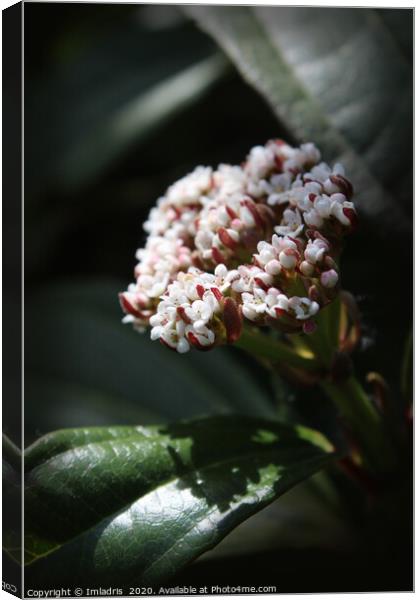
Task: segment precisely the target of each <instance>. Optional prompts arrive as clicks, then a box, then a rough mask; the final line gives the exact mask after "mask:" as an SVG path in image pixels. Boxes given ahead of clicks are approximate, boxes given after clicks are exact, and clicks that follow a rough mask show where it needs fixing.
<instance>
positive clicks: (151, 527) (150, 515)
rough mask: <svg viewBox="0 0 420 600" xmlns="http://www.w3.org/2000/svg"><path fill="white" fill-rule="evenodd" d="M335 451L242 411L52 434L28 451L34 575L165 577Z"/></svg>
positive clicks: (47, 578) (48, 578) (149, 580)
mask: <svg viewBox="0 0 420 600" xmlns="http://www.w3.org/2000/svg"><path fill="white" fill-rule="evenodd" d="M310 439H311V440H312V441H309V440H310ZM333 458H335V454H334V452H333V449H332V447H331V445H330V444H329V442H328V441H327V440H326V439H325V438H323V437H322V436H320V434H319V433H317V432H313V434H311V433H310V432H309V431H308V430H304V431H303V429H302V428H291V427H288V426H285V425H282V424H279V423H275V422H271V421H266V420H259V419H251V418H246V417H240V416H220V417H210V418H204V419H200V420H196V421H191V422H181V423H177V424H172V425H166V426H155V427H147V428H146V427H113V428H92V429H84V430H63V431H57V432H55V433H52V434H49V435H48V436H46V437H45V438H42V439H41V440H39V441H38V442H36V443H35V444H34V445H32V446H31V447H30V448H28V449H27V450H26V454H25V465H26V471H27V472H26V492H25V511H26V512H25V526H26V530H27V531H26V533H27V535H28V537H27V541H26V546H25V550H26V554H27V556H29V557H30V562H31V561H32V563H33V564H32V566H31V567H30V568H29V569H28V572H27V578H26V580H27V582H28V584H29V582H30V583H31V585H33V584H35V582H36V581H42V582H43V585H44V586H45V585H46V583H47V582H48V584H49V585H53V584H54V581H56V582H57V583H58V582H60V585H72V584H74V585H76V584H77V585H83V584H84V583H86V584H92V583H94V582H100V583H101V585H110V584H112V585H123V584H125V585H128V584H131V583H141V584H147V585H149V584H150V585H152V584H155V583H158V582H160V581H161V580H164V579H166V578H168V577H170V576H171V575H173V574H174V573H175V572H176V571H178V570H179V569H180V568H182V567H183V566H185V565H186V564H187V563H189V562H190V561H191V560H193V559H194V558H196V557H197V556H199V555H200V554H202V553H203V552H205V551H206V550H209V549H210V548H212V547H214V546H215V545H216V544H217V543H218V542H219V541H220V540H221V539H222V538H223V537H225V535H226V534H227V533H228V532H229V531H231V530H232V529H233V528H234V527H235V526H236V525H238V524H239V523H241V522H242V521H243V520H245V519H246V518H248V517H249V516H251V515H252V514H254V513H255V512H257V511H258V510H260V509H261V508H263V507H264V506H266V505H267V504H268V503H270V502H271V501H273V500H274V499H275V498H277V497H278V496H280V495H281V494H283V493H284V492H286V491H287V490H288V489H290V488H291V487H292V486H293V485H295V484H296V483H298V482H299V481H302V480H304V479H306V478H307V477H309V476H311V475H312V474H313V473H315V472H316V471H318V470H319V469H321V468H323V467H324V466H325V465H326V464H327V463H328V462H329V461H331V460H332V459H333Z"/></svg>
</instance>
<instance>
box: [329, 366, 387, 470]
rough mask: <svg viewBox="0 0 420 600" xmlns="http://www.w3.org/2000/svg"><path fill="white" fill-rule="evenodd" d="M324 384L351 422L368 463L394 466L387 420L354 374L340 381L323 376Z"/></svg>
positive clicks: (373, 466)
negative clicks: (385, 422) (384, 420)
mask: <svg viewBox="0 0 420 600" xmlns="http://www.w3.org/2000/svg"><path fill="white" fill-rule="evenodd" d="M321 386H322V388H323V389H324V391H325V392H326V394H327V395H328V396H329V397H330V398H331V400H332V401H333V402H334V404H335V405H336V406H337V408H338V409H339V411H340V413H341V414H342V416H343V417H344V418H345V419H346V421H347V422H348V423H349V424H350V425H351V427H352V430H353V433H354V435H355V437H356V438H357V441H358V443H359V444H360V448H361V450H362V456H363V458H364V459H365V461H366V465H367V466H368V467H369V468H370V469H371V470H372V471H373V472H380V473H383V472H387V471H389V470H391V469H392V468H393V467H394V466H395V456H394V452H393V449H392V447H391V444H390V440H389V439H388V436H387V433H386V430H385V427H384V422H383V420H382V418H381V415H380V414H379V413H378V411H377V410H376V408H375V406H374V405H373V403H372V401H371V400H370V398H369V396H368V395H367V394H366V392H365V391H364V389H363V388H362V386H361V385H360V383H359V382H358V381H357V379H356V378H355V377H354V376H352V377H349V378H348V379H346V380H345V381H343V382H339V383H335V382H331V381H327V380H324V381H322V382H321Z"/></svg>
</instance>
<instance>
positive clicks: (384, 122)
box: [185, 6, 412, 230]
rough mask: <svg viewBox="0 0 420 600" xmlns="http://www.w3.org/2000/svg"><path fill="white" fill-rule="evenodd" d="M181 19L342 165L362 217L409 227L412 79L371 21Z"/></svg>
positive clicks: (244, 14) (340, 17)
mask: <svg viewBox="0 0 420 600" xmlns="http://www.w3.org/2000/svg"><path fill="white" fill-rule="evenodd" d="M185 10H187V12H188V13H190V14H192V15H193V16H194V17H195V18H196V19H197V21H198V22H199V24H200V26H201V27H202V28H203V29H204V30H205V31H207V32H209V33H210V34H211V35H212V36H213V37H214V38H215V39H216V40H217V41H218V42H219V44H220V45H221V46H222V48H223V49H224V50H225V51H226V53H227V54H228V55H229V57H230V58H231V59H232V61H233V62H234V63H235V65H236V66H237V67H238V69H239V70H240V71H241V73H242V75H243V76H244V78H245V79H246V80H247V81H248V82H249V83H251V84H252V85H253V86H254V87H256V89H257V90H258V91H260V93H261V94H262V95H263V96H265V98H266V99H267V100H268V102H269V103H270V104H271V106H272V108H273V109H274V111H275V113H276V114H277V116H278V117H279V118H280V119H281V120H282V121H283V122H284V124H285V125H286V126H287V127H288V128H289V129H290V131H291V132H292V133H293V134H295V136H296V137H297V138H298V139H299V140H303V141H314V142H315V143H317V144H318V146H319V147H320V149H321V151H322V152H323V155H324V157H325V158H326V159H327V160H338V161H340V162H342V163H343V164H344V165H345V167H346V170H347V171H348V173H349V177H350V179H351V180H352V181H353V183H354V186H355V189H356V193H357V194H356V203H357V204H358V206H359V209H360V210H361V211H363V212H364V213H366V215H368V216H371V217H375V218H376V217H378V216H381V218H382V221H383V222H384V223H386V224H387V225H388V226H392V227H393V229H395V226H396V225H398V227H400V228H401V229H402V230H403V229H404V228H407V227H408V225H409V222H408V219H407V217H406V216H405V214H404V211H403V210H402V207H401V202H403V201H404V202H406V203H407V210H408V211H409V209H410V205H411V200H412V196H411V181H412V174H411V156H412V144H411V142H410V140H411V135H412V83H411V81H412V71H411V66H410V64H409V62H408V61H407V59H406V56H405V54H404V53H403V52H402V51H401V49H400V47H399V45H398V42H397V41H396V40H395V39H394V37H393V32H392V31H391V30H389V29H388V28H387V27H385V25H384V22H383V20H382V19H381V18H380V17H379V16H378V14H377V13H375V12H374V11H370V10H360V9H325V8H322V9H313V8H303V7H299V8H283V7H275V8H268V7H267V8H263V7H255V8H252V7H236V6H235V7H219V6H218V7H212V6H188V7H186V8H185ZM390 192H391V193H390ZM393 195H394V197H393ZM395 199H396V200H397V201H395Z"/></svg>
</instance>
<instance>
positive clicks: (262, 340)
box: [235, 326, 319, 373]
mask: <svg viewBox="0 0 420 600" xmlns="http://www.w3.org/2000/svg"><path fill="white" fill-rule="evenodd" d="M235 346H237V347H238V348H242V349H243V350H246V351H247V352H249V353H250V354H252V355H254V356H258V357H260V358H266V359H268V360H270V361H271V362H276V363H278V362H285V363H286V364H287V365H289V366H291V367H296V368H298V369H303V370H304V371H307V372H310V373H313V372H315V371H317V370H318V369H319V364H318V363H317V361H316V360H314V359H312V358H305V357H303V356H300V355H299V354H297V353H296V352H295V351H294V349H293V348H291V347H289V346H288V345H286V344H284V343H283V342H281V341H278V340H274V339H273V338H271V337H270V336H268V335H266V334H264V333H262V332H261V331H260V330H259V329H257V328H254V327H248V326H245V327H244V329H243V331H242V334H241V337H240V338H239V340H238V341H237V342H236V343H235Z"/></svg>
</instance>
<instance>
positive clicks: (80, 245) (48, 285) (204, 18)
mask: <svg viewBox="0 0 420 600" xmlns="http://www.w3.org/2000/svg"><path fill="white" fill-rule="evenodd" d="M196 20H197V21H198V22H199V23H201V25H202V26H203V28H204V29H205V30H206V31H207V32H209V33H210V34H212V35H214V36H215V38H216V39H217V42H218V44H216V42H215V41H213V39H212V37H211V36H209V35H207V33H205V32H204V31H202V30H201V29H200V28H199V26H197V23H196ZM412 26H413V24H412V11H410V10H365V9H352V10H346V11H344V10H343V9H304V8H296V9H287V8H270V9H257V8H254V9H253V8H241V7H233V8H232V7H230V8H224V7H218V8H214V7H204V6H202V7H201V6H196V7H191V8H190V9H188V12H183V11H182V10H181V9H180V8H178V7H176V6H173V5H171V6H165V5H160V6H153V5H142V6H140V5H132V4H131V5H112V4H109V5H98V4H84V3H81V4H71V3H65V4H50V3H33V4H31V3H27V4H25V128H26V134H25V437H26V440H27V443H30V442H31V441H33V440H34V439H36V438H37V437H39V436H40V435H42V434H44V433H46V432H47V431H51V430H54V429H57V428H61V427H73V426H83V425H102V424H120V423H121V424H122V423H125V424H137V423H153V422H167V421H172V420H176V419H181V418H188V417H192V416H194V415H202V414H209V413H214V412H232V411H234V412H241V413H246V414H254V415H260V416H265V417H271V418H276V417H278V416H279V415H281V416H282V417H283V418H291V417H293V418H296V416H297V417H298V418H299V420H300V421H301V422H305V423H308V424H311V425H312V426H314V427H318V428H319V429H321V430H323V431H324V432H325V433H327V434H329V435H332V436H333V437H334V435H335V434H334V431H333V429H332V424H333V422H334V411H333V410H332V408H331V407H330V405H329V403H328V402H327V401H326V400H325V399H324V398H323V397H322V395H321V394H320V393H319V392H317V391H316V390H307V389H302V390H296V389H295V388H292V387H290V386H289V385H288V384H287V382H284V381H280V380H279V379H278V378H272V377H271V376H269V375H268V374H267V373H266V372H265V371H264V370H263V369H262V367H260V366H259V365H258V364H256V363H254V362H253V361H251V360H250V359H249V358H248V357H246V356H245V355H244V354H242V353H241V352H240V351H238V350H236V349H231V348H230V349H218V350H216V351H214V352H211V353H206V354H200V353H198V352H191V353H189V354H188V355H187V356H182V357H180V356H177V355H175V354H174V353H171V352H168V351H167V350H166V349H165V348H163V347H161V346H160V345H159V344H156V343H151V342H150V341H149V339H148V336H147V335H146V336H139V335H138V334H136V333H135V332H133V331H132V330H131V328H130V327H127V326H125V327H124V326H123V325H122V324H121V310H120V308H119V304H118V300H117V293H118V291H121V290H123V289H125V288H126V286H127V284H128V283H129V282H131V281H132V278H133V268H134V265H135V258H134V253H135V250H136V248H137V247H139V246H141V245H142V243H143V241H144V234H143V232H142V222H143V221H144V219H145V217H146V215H147V213H148V211H149V210H150V208H151V206H152V205H153V204H154V202H155V201H156V199H157V198H158V197H159V196H160V195H162V193H164V191H165V189H166V188H167V186H168V185H169V184H170V183H172V182H173V181H175V180H176V179H177V178H179V177H180V176H183V175H184V174H186V173H187V172H189V171H190V170H192V169H193V168H194V167H195V166H196V165H197V164H209V165H212V166H217V165H218V164H219V162H228V163H233V164H237V163H240V162H241V161H242V160H243V159H244V157H245V156H246V154H247V152H248V150H249V149H250V148H251V147H252V146H253V145H256V144H261V143H264V142H265V141H266V140H267V139H269V138H273V137H284V138H285V139H286V140H288V141H290V142H293V143H295V142H299V141H308V140H313V141H315V142H316V143H319V144H320V146H321V148H322V150H323V151H324V154H325V156H326V157H327V158H328V159H329V160H334V159H336V158H340V159H342V161H343V162H344V164H345V166H346V167H348V168H349V171H350V177H353V178H354V179H355V181H356V202H357V203H358V206H359V209H360V212H361V216H362V218H361V226H360V228H359V230H358V232H357V233H356V235H354V237H353V238H352V239H351V240H350V241H349V244H348V246H347V248H346V250H345V253H344V256H343V267H342V273H343V285H344V287H345V288H346V289H349V290H351V291H352V292H353V293H354V294H355V295H356V297H357V298H358V300H359V302H360V308H361V311H362V315H363V334H364V335H363V341H362V344H361V347H360V349H359V351H358V353H357V355H356V356H355V361H356V365H357V369H358V370H359V372H360V374H361V375H362V376H363V375H364V374H365V373H366V372H367V371H369V370H378V371H380V372H382V373H383V374H384V375H385V376H386V378H387V380H388V382H389V383H390V385H391V386H392V391H393V394H394V395H395V397H396V398H398V399H399V400H401V401H402V398H401V391H400V378H401V363H402V359H403V353H404V346H405V344H406V339H407V336H408V334H409V332H410V329H411V322H412V233H411V220H412V92H411V73H412ZM249 84H251V85H249ZM17 415H18V409H16V420H17ZM16 431H17V425H16V428H14V427H13V424H11V426H10V430H9V432H8V433H9V434H10V435H11V437H12V438H13V437H14V435H16ZM309 488H310V483H309V484H304V485H302V486H299V488H297V490H295V491H294V492H293V494H295V496H294V497H292V495H291V494H290V495H286V497H285V498H283V499H281V500H280V501H279V502H277V503H275V504H274V505H273V506H272V507H269V508H268V509H266V511H263V512H262V513H261V515H262V516H257V517H255V518H254V519H251V521H250V522H249V523H245V524H244V525H242V526H241V527H239V528H238V530H236V532H234V533H233V534H232V535H231V536H229V537H228V538H227V540H226V541H225V542H224V543H222V544H221V546H219V549H220V548H221V550H219V552H220V551H221V552H222V553H223V552H225V550H226V552H227V554H229V556H232V555H234V556H235V555H236V554H237V553H238V552H241V553H243V552H244V551H245V552H248V553H249V552H258V553H259V554H258V556H257V555H255V557H256V558H255V561H256V562H255V565H256V569H257V571H258V569H259V571H258V572H259V573H264V569H266V572H267V573H268V572H269V571H267V569H271V571H270V573H271V574H274V572H275V569H274V566H273V565H274V564H276V560H277V559H275V558H273V557H274V556H280V555H269V554H267V552H269V551H271V550H270V548H271V547H272V546H275V547H279V546H281V545H283V547H286V548H289V549H290V548H291V547H294V548H296V547H297V548H305V552H307V548H308V546H310V547H312V546H316V547H318V548H319V547H320V546H322V547H324V548H325V546H328V548H327V549H325V550H324V551H325V552H330V553H331V555H328V556H329V559H330V558H331V557H332V554H333V553H334V552H336V550H337V548H338V547H340V542H339V540H342V539H346V540H347V542H348V540H349V539H350V538H351V537H352V534H351V532H349V531H348V530H346V529H345V528H344V533H343V524H342V521H341V520H340V519H341V518H342V516H343V511H344V512H345V511H346V510H348V507H344V508H343V507H339V508H338V513H337V514H338V517H337V520H336V523H335V525H334V526H333V525H331V522H330V521H331V518H332V517H331V515H330V513H328V515H327V516H325V515H324V517H323V518H321V516H320V510H321V509H320V503H319V498H318V500H316V499H314V496H310V495H306V491H307V490H308V489H309ZM299 490H300V491H299ZM305 490H306V491H305ZM308 493H309V492H308ZM296 494H297V496H299V498H300V500H299V499H298V498H297V496H296ZM289 496H290V498H289ZM288 498H289V501H288V500H287V499H288ZM308 498H310V499H309V500H308ZM308 502H309V504H310V506H309V508H308ZM316 502H318V504H316ZM351 502H352V500H349V504H350V505H351ZM267 511H268V512H267ZM270 511H271V512H270ZM276 511H277V512H276ZM324 512H325V511H324ZM321 513H322V510H321ZM258 518H259V519H260V522H259V524H258V521H255V519H258ZM325 519H327V521H328V523H329V524H328V525H327V524H326V520H325ZM253 522H255V523H254V526H252V525H250V523H253ZM287 522H289V524H290V523H293V527H291V528H290V527H289V534H287V531H288V530H287V526H286V523H287ZM273 523H276V524H277V525H276V526H274V525H273ZM263 524H265V529H263V530H264V531H266V532H270V531H271V532H273V531H274V532H275V534H274V535H268V533H267V535H266V536H265V537H264V536H263V535H261V536H260V538H259V539H258V540H257V541H256V546H255V547H254V548H253V547H252V546H250V545H249V543H248V542H247V541H244V540H249V539H250V537H252V538H253V539H255V531H257V530H259V527H260V526H261V527H262V525H263ZM273 527H274V530H273ZM275 527H277V529H276V528H275ZM250 528H251V529H250ZM326 528H328V531H330V532H334V533H331V535H330V537H329V540H328V543H326V539H325V530H326ZM290 531H293V535H290ZM308 532H309V535H308ZM235 535H236V536H237V537H236V538H235V537H232V536H235ZM241 536H244V537H241ZM261 540H262V541H261ZM260 542H261V543H260ZM347 542H346V543H345V544H344V546H345V548H346V552H349V548H351V543H347ZM244 549H245V550H244ZM294 551H295V550H293V552H294ZM293 552H292V551H291V554H289V556H290V557H291V558H292V559H293V561H294V560H295V558H296V557H295V554H293ZM261 553H262V554H261ZM264 553H265V554H264ZM270 556H271V558H267V557H270ZM299 556H301V558H300V559H299V560H306V558H305V556H306V554H305V555H299ZM317 556H318V559H317V560H316V561H315V562H311V564H312V567H311V568H312V570H311V577H312V579H310V578H309V580H308V585H309V582H311V585H312V588H311V589H310V590H306V591H316V590H315V589H314V586H315V587H316V585H317V583H315V582H318V584H319V586H321V587H322V586H324V587H325V581H324V579H323V577H322V576H321V575H322V569H321V564H320V563H322V562H323V560H321V558H319V557H322V559H323V557H324V555H319V554H318V555H317ZM328 556H327V558H328ZM346 556H347V555H346ZM258 557H260V558H258ZM281 557H282V560H283V561H284V560H285V556H284V555H281ZM302 557H303V558H302ZM215 560H216V562H215V563H214V564H215V565H216V567H214V568H216V569H218V570H217V573H218V574H221V570H220V569H221V567H220V564H218V563H217V556H216V558H215ZM235 560H237V559H235V558H232V559H231V562H230V563H229V564H230V566H229V569H230V572H231V573H235V572H238V573H239V571H238V569H239V565H240V564H242V563H241V562H236V563H235ZM241 560H242V559H241ZM364 560H365V559H364V558H363V557H361V558H360V565H362V564H363V561H364ZM405 560H406V557H405V556H403V557H401V556H400V558H399V559H398V561H397V562H398V567H397V569H396V575H395V577H396V578H397V579H398V577H400V579H401V577H403V578H404V577H405V578H406V575H407V573H406V571H404V568H403V567H401V565H402V564H404V565H405V563H404V561H405ZM273 561H274V562H273ZM207 562H211V561H207ZM197 564H198V565H200V563H197ZM201 564H204V563H201ZM291 564H292V562H290V561H289V562H287V561H286V562H285V566H284V574H285V580H284V581H285V584H284V591H305V590H304V589H302V590H296V589H294V590H293V589H292V590H290V589H289V590H288V583H287V581H288V580H287V573H289V571H290V570H292V571H293V568H292V566H291ZM217 565H218V566H217ZM235 565H236V566H235ZM340 565H341V566H340ZM405 566H406V565H405ZM400 567H401V568H400ZM192 568H193V567H192ZM235 568H236V569H237V571H235ZM407 568H408V567H407ZM195 569H196V571H193V572H191V573H192V574H191V573H190V574H189V575H188V577H190V578H191V577H198V578H200V577H207V576H208V575H209V573H211V571H208V568H207V567H206V568H204V567H200V566H198V567H197V566H196V567H195ZM200 569H204V571H203V572H201V571H200ZM206 569H207V570H206ZM336 569H338V570H337V573H338V575H337V581H340V579H339V576H341V575H340V574H342V572H344V571H343V569H345V560H343V561H341V563H340V564H338V563H337V565H336ZM340 569H341V571H340ZM398 569H400V570H398ZM257 571H255V572H257ZM290 572H291V571H290ZM360 572H361V571H360ZM223 573H224V574H225V575H223V577H225V579H226V577H227V573H228V569H227V567H225V568H224V571H223ZM241 574H242V573H241ZM223 577H222V579H223ZM389 578H391V579H392V576H391V575H390V576H389V577H388V579H389ZM181 579H182V581H184V582H185V581H186V577H183V578H182V577H181ZM383 581H384V584H383V585H384V586H385V587H384V589H386V587H387V585H386V581H387V579H386V577H384V578H383ZM404 581H405V579H404ZM227 582H228V583H229V582H230V583H232V579H230V580H229V581H227ZM241 583H242V584H245V582H242V581H241ZM302 585H304V584H303V583H302ZM331 585H332V584H331ZM352 585H354V586H355V588H357V587H358V586H359V587H360V586H362V588H366V586H367V587H369V585H374V584H373V583H371V584H370V583H368V582H367V580H366V578H365V579H363V575H360V577H359V579H357V577H355V579H354V581H353V583H352ZM395 585H396V584H395ZM404 589H406V588H404ZM325 591H328V590H327V589H326V590H325ZM346 591H350V590H348V589H346Z"/></svg>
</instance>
